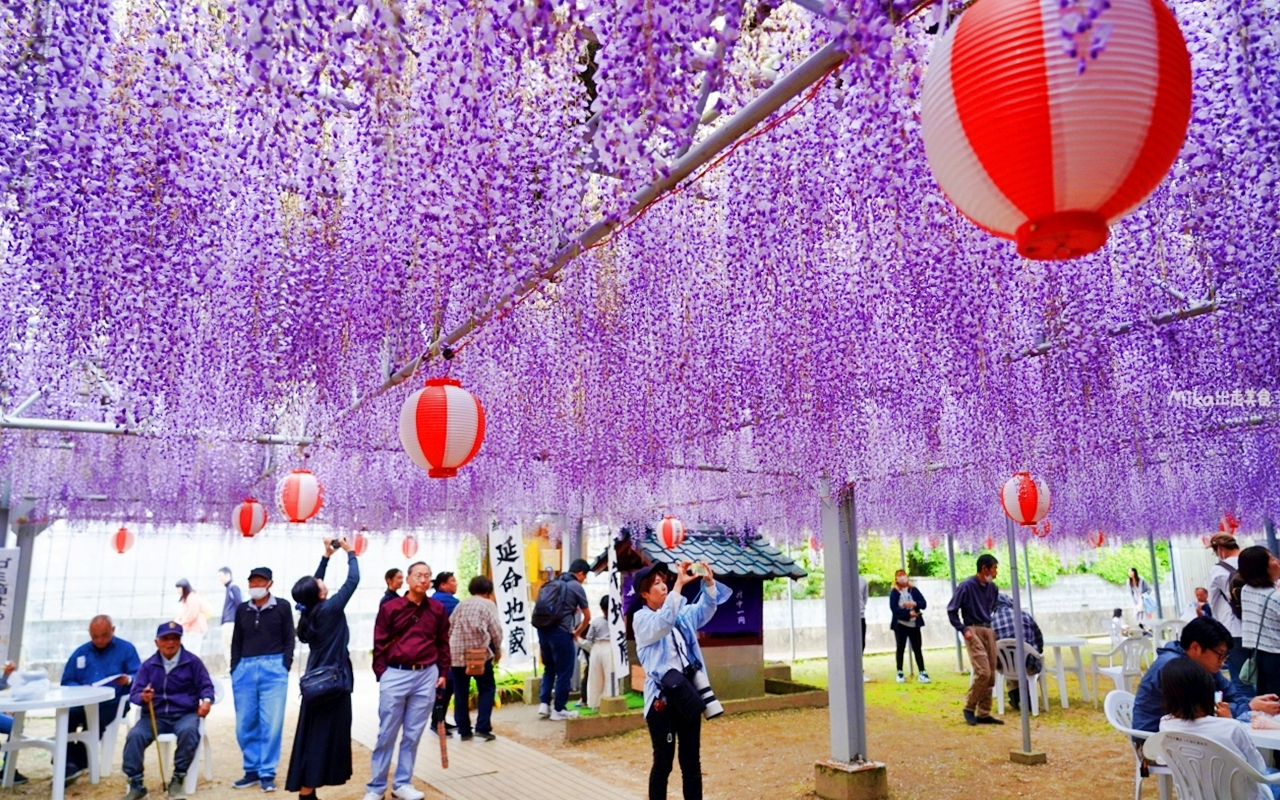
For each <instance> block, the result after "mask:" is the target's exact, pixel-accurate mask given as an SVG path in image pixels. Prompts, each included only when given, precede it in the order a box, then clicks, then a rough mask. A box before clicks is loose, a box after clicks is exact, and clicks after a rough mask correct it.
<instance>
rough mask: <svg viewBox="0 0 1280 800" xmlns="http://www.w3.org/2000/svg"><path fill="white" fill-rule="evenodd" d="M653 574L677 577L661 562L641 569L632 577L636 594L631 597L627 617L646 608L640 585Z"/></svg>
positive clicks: (632, 586)
mask: <svg viewBox="0 0 1280 800" xmlns="http://www.w3.org/2000/svg"><path fill="white" fill-rule="evenodd" d="M651 572H658V573H662V574H664V576H665V575H670V576H672V577H674V576H675V573H674V572H672V571H671V569H670V568H669V567H668V566H667V565H666V564H663V563H662V562H661V561H655V562H654V563H652V564H650V565H649V566H647V567H641V568H640V569H638V570H636V571H635V573H634V574H632V576H631V591H633V592H635V594H633V595H632V596H631V602H629V603H627V611H626V614H627V616H631V615H632V614H634V613H636V612H637V611H639V610H640V609H641V608H644V605H645V603H644V598H643V597H641V596H640V588H639V587H640V584H641V583H642V582H643V581H644V579H645V578H647V577H649V573H651Z"/></svg>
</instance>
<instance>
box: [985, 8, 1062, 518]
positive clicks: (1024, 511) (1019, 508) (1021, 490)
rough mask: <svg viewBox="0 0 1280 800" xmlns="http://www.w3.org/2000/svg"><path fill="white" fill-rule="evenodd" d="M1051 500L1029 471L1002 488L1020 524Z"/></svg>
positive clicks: (1002, 498) (1040, 514)
mask: <svg viewBox="0 0 1280 800" xmlns="http://www.w3.org/2000/svg"><path fill="white" fill-rule="evenodd" d="M985 1H986V0H983V2H985ZM975 8H976V6H975ZM1049 501H1050V496H1049V487H1048V486H1046V485H1045V483H1044V481H1042V480H1040V479H1039V478H1032V477H1031V473H1029V472H1015V473H1014V474H1013V477H1012V478H1010V479H1009V480H1007V481H1005V482H1004V486H1003V487H1001V489H1000V506H1001V507H1002V508H1004V513H1005V515H1006V516H1007V517H1009V519H1011V520H1013V521H1014V522H1016V523H1018V524H1019V525H1035V524H1036V523H1037V522H1039V521H1040V520H1042V519H1044V515H1045V514H1048V513H1049Z"/></svg>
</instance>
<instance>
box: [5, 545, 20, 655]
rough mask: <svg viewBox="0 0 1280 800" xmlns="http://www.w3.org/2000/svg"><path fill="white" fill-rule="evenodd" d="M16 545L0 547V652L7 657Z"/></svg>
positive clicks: (10, 631) (17, 553) (14, 595)
mask: <svg viewBox="0 0 1280 800" xmlns="http://www.w3.org/2000/svg"><path fill="white" fill-rule="evenodd" d="M21 554H22V551H21V550H19V549H18V548H16V547H3V548H0V652H3V653H4V654H5V658H6V659H7V658H8V657H9V634H10V633H12V632H13V610H14V609H13V604H14V601H15V600H16V599H17V586H18V558H19V557H20V556H21Z"/></svg>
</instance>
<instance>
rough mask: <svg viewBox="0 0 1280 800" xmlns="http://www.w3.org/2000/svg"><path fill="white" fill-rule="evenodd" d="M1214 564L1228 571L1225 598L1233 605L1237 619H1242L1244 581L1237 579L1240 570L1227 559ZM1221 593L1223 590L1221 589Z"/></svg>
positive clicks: (1232, 610)
mask: <svg viewBox="0 0 1280 800" xmlns="http://www.w3.org/2000/svg"><path fill="white" fill-rule="evenodd" d="M1214 566H1217V567H1222V568H1223V569H1225V570H1226V571H1227V591H1226V593H1225V594H1223V599H1225V600H1226V601H1227V603H1228V604H1229V605H1230V606H1231V613H1232V614H1234V615H1235V617H1236V619H1240V586H1242V585H1243V584H1244V581H1239V582H1238V583H1237V581H1236V575H1237V574H1238V573H1239V572H1240V570H1238V569H1237V568H1235V567H1233V566H1231V565H1230V564H1228V563H1227V562H1226V561H1222V560H1219V561H1218V563H1217V564H1215V565H1214ZM1219 593H1220V594H1221V593H1222V592H1221V590H1219Z"/></svg>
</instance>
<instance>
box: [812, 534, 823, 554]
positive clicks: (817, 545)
mask: <svg viewBox="0 0 1280 800" xmlns="http://www.w3.org/2000/svg"><path fill="white" fill-rule="evenodd" d="M809 550H810V551H811V552H814V553H819V552H822V542H821V541H819V539H818V535H817V534H816V533H811V534H809Z"/></svg>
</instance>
